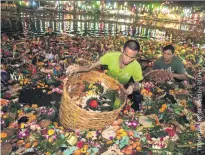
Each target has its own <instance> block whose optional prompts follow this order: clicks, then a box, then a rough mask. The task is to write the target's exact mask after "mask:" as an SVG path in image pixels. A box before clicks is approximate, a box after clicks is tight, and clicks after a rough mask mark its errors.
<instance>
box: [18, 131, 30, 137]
mask: <svg viewBox="0 0 205 155" xmlns="http://www.w3.org/2000/svg"><path fill="white" fill-rule="evenodd" d="M28 135H29V130H28V129H25V130H20V131H19V132H18V138H19V139H22V138H24V137H28Z"/></svg>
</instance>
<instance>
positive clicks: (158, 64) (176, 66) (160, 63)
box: [153, 56, 185, 74]
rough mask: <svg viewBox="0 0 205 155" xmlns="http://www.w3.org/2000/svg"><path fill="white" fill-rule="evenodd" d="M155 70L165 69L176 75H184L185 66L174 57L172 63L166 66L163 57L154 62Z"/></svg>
mask: <svg viewBox="0 0 205 155" xmlns="http://www.w3.org/2000/svg"><path fill="white" fill-rule="evenodd" d="M153 69H154V70H156V69H163V70H166V71H169V72H172V73H176V74H184V73H185V70H184V65H183V63H182V61H181V60H180V58H179V57H177V56H174V57H173V59H172V61H171V63H169V64H166V63H165V62H164V60H163V57H161V58H159V59H158V60H156V61H155V62H154V66H153Z"/></svg>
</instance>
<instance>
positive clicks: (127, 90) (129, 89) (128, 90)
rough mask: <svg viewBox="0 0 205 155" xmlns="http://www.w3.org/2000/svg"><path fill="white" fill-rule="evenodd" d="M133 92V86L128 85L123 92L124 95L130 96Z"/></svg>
mask: <svg viewBox="0 0 205 155" xmlns="http://www.w3.org/2000/svg"><path fill="white" fill-rule="evenodd" d="M133 90H134V85H129V87H128V88H127V89H126V90H125V93H126V94H127V95H130V94H132V93H133Z"/></svg>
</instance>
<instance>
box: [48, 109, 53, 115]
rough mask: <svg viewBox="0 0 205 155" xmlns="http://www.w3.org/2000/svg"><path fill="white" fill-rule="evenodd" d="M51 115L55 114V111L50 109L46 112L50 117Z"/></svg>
mask: <svg viewBox="0 0 205 155" xmlns="http://www.w3.org/2000/svg"><path fill="white" fill-rule="evenodd" d="M53 113H55V110H54V109H53V108H50V109H49V110H48V115H49V116H51V115H53Z"/></svg>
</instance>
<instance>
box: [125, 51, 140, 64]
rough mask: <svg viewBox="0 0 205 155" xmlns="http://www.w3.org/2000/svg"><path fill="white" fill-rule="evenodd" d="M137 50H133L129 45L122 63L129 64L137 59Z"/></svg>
mask: <svg viewBox="0 0 205 155" xmlns="http://www.w3.org/2000/svg"><path fill="white" fill-rule="evenodd" d="M136 55H137V51H133V50H131V49H129V48H128V47H127V48H126V49H125V50H124V51H123V53H122V63H123V64H124V65H128V64H129V63H131V62H132V61H134V60H135V59H136Z"/></svg>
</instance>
